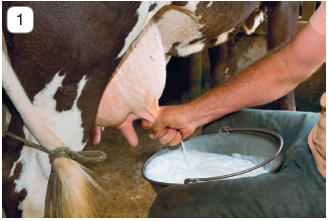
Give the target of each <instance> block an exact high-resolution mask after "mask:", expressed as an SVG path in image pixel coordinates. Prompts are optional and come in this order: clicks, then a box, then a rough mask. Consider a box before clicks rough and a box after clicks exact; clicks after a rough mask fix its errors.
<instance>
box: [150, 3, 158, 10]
mask: <svg viewBox="0 0 328 221" xmlns="http://www.w3.org/2000/svg"><path fill="white" fill-rule="evenodd" d="M156 6H157V3H154V4H152V5H151V6H149V10H148V12H151V11H152V10H154V9H155V8H156Z"/></svg>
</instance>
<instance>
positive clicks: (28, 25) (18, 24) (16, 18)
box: [7, 6, 34, 33]
mask: <svg viewBox="0 0 328 221" xmlns="http://www.w3.org/2000/svg"><path fill="white" fill-rule="evenodd" d="M33 26H34V15H33V10H32V9H31V8H30V7H27V6H15V7H10V8H9V9H8V11H7V28H8V31H9V32H11V33H29V32H31V31H32V30H33Z"/></svg>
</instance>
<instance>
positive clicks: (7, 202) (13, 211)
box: [2, 109, 27, 217]
mask: <svg viewBox="0 0 328 221" xmlns="http://www.w3.org/2000/svg"><path fill="white" fill-rule="evenodd" d="M8 131H10V132H12V133H14V134H16V135H18V136H21V137H24V132H23V121H22V119H21V117H20V116H19V114H18V113H17V111H16V110H15V109H14V110H12V116H11V121H10V124H9V127H8ZM22 148H23V143H21V142H20V141H18V140H15V139H13V138H11V137H8V136H5V137H4V138H2V207H3V209H4V211H5V214H6V217H21V216H22V211H21V210H19V209H18V205H19V202H20V201H23V200H24V199H25V197H26V195H27V192H26V190H25V189H23V190H21V191H20V192H19V193H17V192H16V191H15V187H16V184H15V183H14V181H15V180H17V179H18V178H19V177H20V175H21V172H22V164H21V163H17V164H16V168H15V170H14V173H13V176H11V177H9V175H10V171H11V169H12V168H13V166H14V162H16V161H17V160H18V159H19V157H20V155H21V151H22Z"/></svg>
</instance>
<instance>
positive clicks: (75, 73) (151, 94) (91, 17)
mask: <svg viewBox="0 0 328 221" xmlns="http://www.w3.org/2000/svg"><path fill="white" fill-rule="evenodd" d="M2 4H3V7H2V14H3V39H5V45H3V53H2V67H3V69H2V75H3V83H2V84H3V89H4V91H3V103H4V104H5V105H6V106H7V107H8V110H9V112H10V122H9V126H8V131H10V132H12V133H13V134H15V135H17V136H20V137H23V138H25V139H26V140H28V141H31V142H33V143H37V144H40V145H41V146H43V147H45V148H46V149H48V150H49V151H51V150H54V149H56V148H58V147H68V148H69V149H71V150H73V151H80V150H82V149H83V148H84V146H85V145H86V142H87V140H88V136H89V133H90V130H91V128H92V127H93V126H94V125H96V126H106V127H107V126H113V127H117V128H119V129H120V130H121V131H122V133H123V134H124V135H125V137H126V138H127V140H128V142H129V144H130V145H131V146H136V145H137V143H138V140H137V136H136V134H135V132H134V129H133V126H132V122H133V120H135V119H138V118H144V119H146V120H148V121H150V122H153V121H154V119H155V118H156V116H157V114H158V111H159V107H158V99H159V97H160V96H161V93H162V91H163V88H164V86H165V65H166V64H167V62H168V61H169V59H170V57H171V56H188V55H190V54H192V53H195V52H198V51H201V50H207V49H208V48H210V47H212V46H215V45H219V44H222V43H223V42H225V41H227V40H228V39H229V38H231V36H233V35H234V34H236V32H237V31H238V27H240V26H241V24H243V22H244V21H245V19H246V18H247V17H248V16H249V15H250V14H251V13H252V12H253V11H254V9H255V8H256V6H257V5H258V2H174V1H173V2H3V3H2ZM11 6H29V7H30V8H32V9H33V11H34V30H33V31H32V32H31V33H28V34H11V33H9V32H8V30H7V29H6V21H7V18H6V12H7V10H8V8H9V7H11ZM4 46H6V47H7V48H8V50H7V53H6V52H5V51H4V48H5V47H4ZM8 119H9V118H8ZM2 157H3V161H2V163H3V164H2V165H3V169H2V176H3V177H2V190H3V194H2V197H3V201H2V202H3V209H4V211H5V214H6V216H7V217H43V216H44V208H45V201H44V200H45V195H46V189H47V182H48V179H49V174H50V172H51V170H52V168H51V164H50V163H49V159H48V155H47V154H46V153H44V152H41V151H39V150H36V149H32V148H30V147H27V146H26V145H24V144H23V143H21V142H20V141H17V140H15V139H13V138H11V137H8V136H5V137H4V138H3V149H2ZM52 165H53V167H54V168H53V169H54V170H56V171H57V172H58V176H59V178H60V180H61V182H62V184H63V185H62V193H63V196H65V197H63V198H62V202H61V203H62V209H63V216H64V217H93V216H95V214H94V206H93V202H94V201H95V200H94V199H93V193H92V191H91V186H97V185H96V184H95V182H94V181H93V180H92V178H91V177H90V176H89V175H88V174H87V173H86V172H84V170H83V168H82V167H81V166H80V165H79V164H78V163H77V162H76V161H74V160H72V159H68V158H64V157H60V158H57V159H55V160H54V162H53V164H52ZM55 215H56V214H55Z"/></svg>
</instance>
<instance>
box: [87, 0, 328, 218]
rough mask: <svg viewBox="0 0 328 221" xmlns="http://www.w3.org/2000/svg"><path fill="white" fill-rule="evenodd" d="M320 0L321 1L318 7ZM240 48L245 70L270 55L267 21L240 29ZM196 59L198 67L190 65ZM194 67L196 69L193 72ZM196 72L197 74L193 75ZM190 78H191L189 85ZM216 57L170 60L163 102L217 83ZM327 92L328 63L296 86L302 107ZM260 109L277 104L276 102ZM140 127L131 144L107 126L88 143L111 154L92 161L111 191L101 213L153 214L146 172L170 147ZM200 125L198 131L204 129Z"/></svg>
mask: <svg viewBox="0 0 328 221" xmlns="http://www.w3.org/2000/svg"><path fill="white" fill-rule="evenodd" d="M302 5H303V7H302V6H301V13H300V15H301V16H300V18H299V25H298V28H299V30H301V29H302V28H303V27H304V25H305V24H306V23H307V21H308V20H309V18H310V16H311V15H312V14H313V12H314V10H315V7H316V2H303V3H302ZM318 5H319V4H317V6H318ZM234 41H235V43H234V48H233V50H234V51H235V53H236V55H237V59H238V66H239V70H240V71H241V70H243V69H245V68H246V67H247V66H248V65H250V64H251V63H253V62H254V61H256V60H258V59H259V58H261V57H263V56H264V55H265V54H267V52H268V51H267V36H266V24H265V23H263V24H262V25H261V26H260V27H259V28H258V29H257V30H256V32H255V34H253V35H251V36H246V35H244V34H242V33H239V34H238V35H237V36H236V38H235V40H234ZM191 62H192V64H193V69H192V70H190V68H188V65H190V63H191ZM188 72H192V73H188ZM190 74H192V75H193V78H192V79H191V80H190V78H187V76H188V75H190ZM185 82H189V83H188V84H187V85H186V84H185ZM211 84H212V83H211V77H210V62H209V58H208V52H207V51H205V52H200V53H197V54H195V55H192V56H190V57H188V58H171V60H170V62H169V63H168V65H167V83H166V87H165V90H164V92H163V96H162V98H161V99H160V105H170V104H180V103H183V102H187V101H190V100H192V99H194V98H195V97H197V96H199V95H201V94H203V93H205V92H206V91H208V90H209V89H210V88H211ZM325 91H326V64H325V63H324V64H323V65H322V66H321V67H320V68H319V69H318V70H317V71H316V73H315V74H314V75H312V76H311V77H310V78H309V79H307V80H306V81H305V82H303V83H301V84H300V85H299V86H298V87H297V88H296V109H297V110H298V111H314V112H320V111H321V107H320V103H319V100H320V97H321V95H322V93H323V92H325ZM257 108H265V109H271V108H273V107H272V105H265V106H261V107H257ZM134 127H135V129H136V132H137V134H138V138H139V145H138V146H137V147H136V148H133V147H130V146H129V145H128V143H127V141H126V140H125V138H124V137H123V135H121V133H120V131H119V130H117V129H115V128H106V129H105V131H104V132H103V133H102V139H101V142H100V144H98V145H97V146H94V145H92V144H91V143H88V144H87V147H86V150H93V149H97V150H102V151H104V152H106V153H107V159H106V161H105V162H103V163H100V164H98V165H87V166H88V167H89V168H90V169H91V170H92V171H94V177H95V179H96V181H97V182H98V183H99V184H100V185H101V186H102V187H103V188H104V189H105V190H106V192H107V193H108V195H107V196H104V195H99V196H98V199H99V204H100V207H99V216H100V217H113V218H114V217H129V218H136V217H137V218H138V217H140V218H143V217H147V215H148V211H149V208H150V206H151V204H152V202H153V200H154V198H155V197H156V193H155V192H154V190H153V189H152V188H151V186H150V184H149V183H148V182H147V181H146V180H145V179H144V178H143V177H142V174H141V170H142V167H143V165H144V163H145V162H146V161H147V160H148V158H149V157H151V156H152V155H153V154H154V153H156V152H157V151H159V150H161V149H162V148H165V147H166V145H162V144H161V143H160V142H159V141H158V140H151V139H149V137H148V133H149V131H146V130H144V129H142V127H141V121H136V122H135V123H134ZM201 130H202V128H198V129H197V130H196V131H195V133H194V134H193V135H192V136H198V135H200V134H201Z"/></svg>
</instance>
